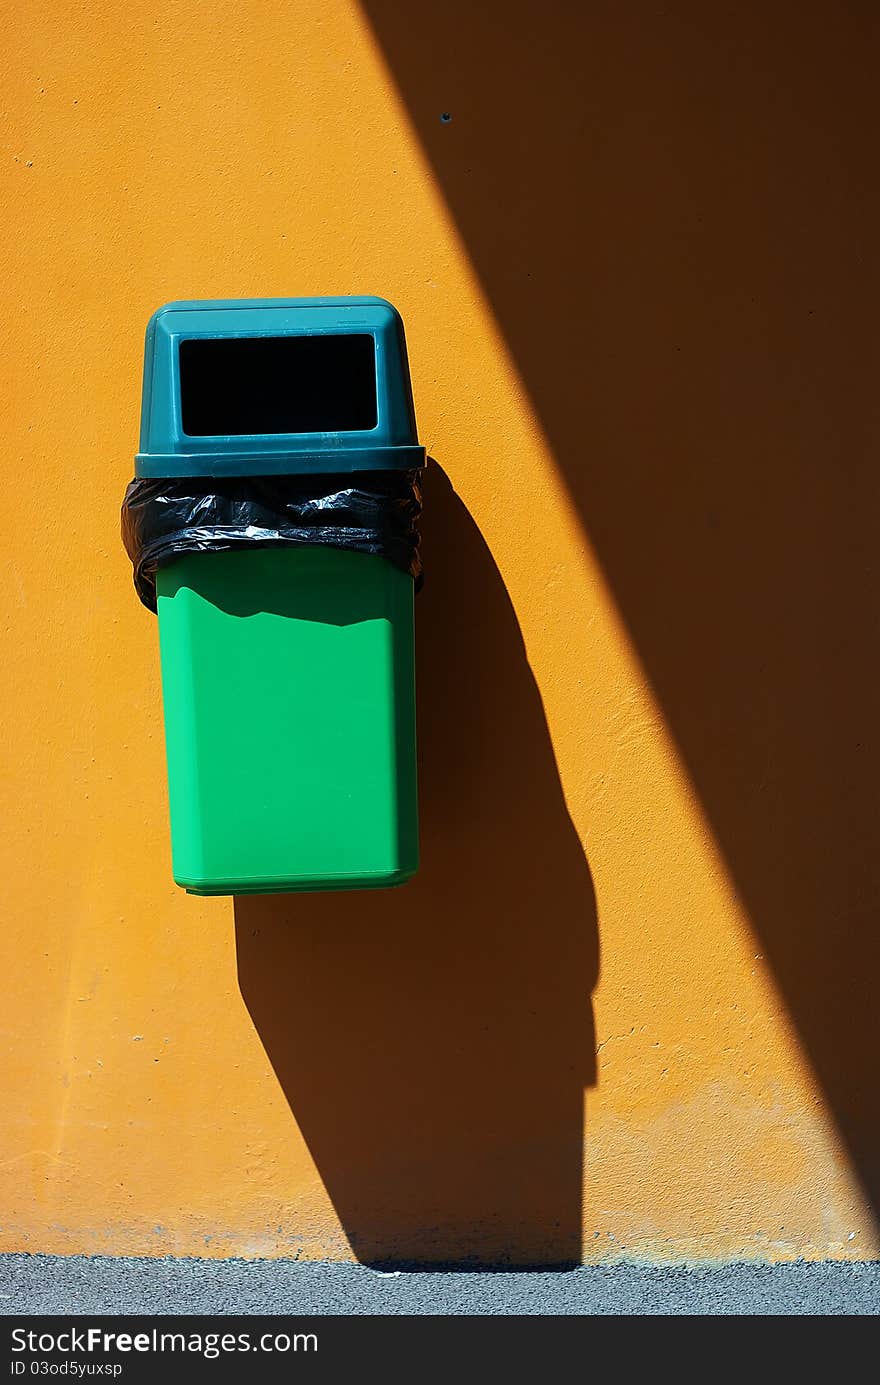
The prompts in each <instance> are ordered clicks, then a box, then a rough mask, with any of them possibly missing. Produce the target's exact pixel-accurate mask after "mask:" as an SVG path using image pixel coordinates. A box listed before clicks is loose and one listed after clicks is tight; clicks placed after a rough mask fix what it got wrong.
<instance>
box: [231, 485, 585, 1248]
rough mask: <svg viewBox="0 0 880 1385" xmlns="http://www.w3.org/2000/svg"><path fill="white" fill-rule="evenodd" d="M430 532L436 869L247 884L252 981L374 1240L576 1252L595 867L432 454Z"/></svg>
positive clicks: (505, 616) (471, 540)
mask: <svg viewBox="0 0 880 1385" xmlns="http://www.w3.org/2000/svg"><path fill="white" fill-rule="evenodd" d="M423 533H424V552H425V564H426V573H427V577H426V582H425V588H424V591H423V592H422V593H421V595H420V596H419V598H418V603H417V605H418V612H417V615H418V620H417V627H418V628H417V686H418V718H419V774H420V781H421V790H420V813H421V843H422V864H421V869H420V871H419V873H418V875H417V876H416V877H415V879H414V880H413V881H411V882H410V883H409V884H408V885H407V886H406V887H405V888H404V889H398V890H380V891H363V892H354V893H343V894H324V895H300V896H297V895H286V896H285V895H278V896H267V897H256V898H238V899H236V901H235V931H236V947H237V954H238V971H239V984H240V987H241V992H242V995H243V997H244V1000H245V1003H246V1005H247V1007H248V1010H249V1012H250V1014H251V1016H252V1018H253V1022H254V1025H255V1026H256V1029H257V1032H258V1033H259V1035H260V1038H261V1040H262V1042H263V1044H264V1046H265V1048H266V1052H267V1053H268V1055H269V1058H270V1060H271V1062H272V1065H273V1067H274V1069H275V1072H276V1074H277V1076H278V1079H279V1081H280V1083H281V1086H282V1088H283V1090H284V1092H285V1094H286V1097H287V1100H288V1102H289V1104H290V1107H291V1111H292V1112H293V1115H294V1116H295V1118H296V1121H297V1123H298V1125H299V1128H300V1130H301V1132H302V1135H303V1137H304V1139H305V1140H306V1142H307V1144H308V1147H309V1150H310V1152H311V1155H312V1157H313V1159H314V1161H315V1164H316V1166H317V1168H318V1171H319V1173H320V1175H321V1178H322V1179H323V1181H324V1184H325V1187H326V1189H327V1191H328V1193H329V1195H330V1197H331V1199H332V1201H333V1204H334V1207H335V1209H336V1212H337V1214H338V1216H339V1219H340V1222H341V1223H342V1226H343V1228H344V1230H345V1232H346V1234H347V1236H348V1239H349V1242H350V1244H351V1247H352V1250H353V1251H354V1253H355V1254H356V1256H357V1257H358V1258H359V1259H360V1260H362V1261H365V1262H368V1263H374V1264H375V1263H388V1262H394V1263H402V1262H403V1263H407V1262H409V1263H417V1262H422V1263H424V1262H443V1263H450V1264H484V1265H486V1264H489V1265H503V1264H509V1263H517V1264H543V1265H546V1264H555V1265H562V1264H573V1263H577V1262H578V1261H579V1260H580V1257H581V1222H582V1202H583V1198H582V1161H583V1134H584V1130H583V1113H584V1088H585V1087H586V1086H587V1085H589V1084H590V1083H591V1082H593V1081H594V1079H595V1037H594V1027H593V1019H592V1008H591V1001H590V993H591V991H592V988H593V985H594V984H595V980H596V972H597V968H598V940H597V924H596V909H595V900H594V896H593V888H592V882H591V878H590V872H589V868H588V866H587V863H586V860H585V859H584V853H583V848H582V846H581V844H580V842H579V840H578V838H577V836H576V834H575V830H574V827H573V826H572V823H571V820H570V818H569V815H568V811H567V809H566V806H565V802H564V799H563V795H562V789H561V786H560V783H559V777H558V774H557V770H556V763H555V760H554V756H553V750H552V746H551V744H550V737H549V733H548V730H547V725H546V721H545V718H544V712H543V708H542V705H541V701H540V697H539V694H538V690H537V687H536V685H535V681H534V678H533V676H532V673H531V670H530V669H529V666H528V663H527V662H526V657H525V650H524V647H523V642H522V636H521V634H520V631H519V626H518V624H517V621H516V617H515V615H514V611H513V608H512V606H511V603H510V599H509V597H508V595H507V592H506V590H505V588H504V584H503V582H502V579H501V576H500V574H499V572H498V570H497V568H496V566H495V564H494V562H493V560H492V557H491V555H490V553H489V550H488V549H487V547H486V545H485V543H484V541H483V539H482V538H481V536H480V534H479V532H478V530H477V528H476V526H475V525H474V522H473V520H472V519H471V517H470V515H469V514H468V512H467V510H466V509H465V507H464V505H463V504H462V502H461V501H460V500H459V498H458V497H457V496H456V495H455V493H454V491H453V490H452V487H451V485H450V484H449V481H448V480H447V478H446V477H445V476H444V474H443V472H442V471H441V470H440V468H439V467H438V466H437V464H436V463H433V462H432V463H431V464H430V466H429V469H428V475H427V478H426V482H425V517H424V524H423Z"/></svg>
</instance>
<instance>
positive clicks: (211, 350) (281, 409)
mask: <svg viewBox="0 0 880 1385" xmlns="http://www.w3.org/2000/svg"><path fill="white" fill-rule="evenodd" d="M180 403H181V411H182V418H183V431H184V432H185V433H188V434H189V435H190V436H191V437H215V436H218V435H223V434H229V435H233V436H234V435H236V434H238V435H241V434H246V433H258V434H266V433H347V432H363V431H365V430H367V429H370V428H375V426H376V423H377V421H378V419H377V413H376V353H375V347H374V342H373V337H372V336H371V335H369V334H368V333H364V332H358V333H354V334H350V335H329V336H314V337H308V336H299V337H227V338H208V339H205V338H191V339H189V340H184V341H181V343H180Z"/></svg>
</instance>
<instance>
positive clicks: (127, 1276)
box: [0, 1255, 880, 1316]
mask: <svg viewBox="0 0 880 1385" xmlns="http://www.w3.org/2000/svg"><path fill="white" fill-rule="evenodd" d="M878 1311H880V1262H878V1261H871V1262H868V1263H855V1264H842V1263H832V1262H830V1261H824V1262H821V1263H818V1264H810V1263H807V1262H805V1261H798V1262H796V1263H794V1264H786V1265H755V1264H724V1265H711V1266H710V1265H694V1266H661V1265H650V1266H648V1265H636V1264H631V1263H618V1264H612V1265H601V1266H591V1267H587V1268H583V1269H574V1270H560V1271H549V1270H537V1271H523V1270H494V1271H463V1270H416V1271H395V1272H391V1273H388V1272H380V1271H377V1270H373V1269H368V1268H366V1267H364V1266H361V1265H351V1264H327V1263H318V1264H315V1263H314V1262H302V1261H295V1260H196V1259H172V1258H165V1259H134V1258H128V1257H115V1256H94V1257H92V1256H86V1255H72V1256H53V1255H0V1313H3V1314H19V1313H20V1314H35V1313H58V1314H75V1315H88V1314H95V1313H144V1314H149V1315H154V1314H161V1313H170V1314H178V1313H188V1314H189V1313H207V1314H213V1313H261V1314H266V1313H279V1314H330V1313H344V1314H352V1313H353V1314H420V1313H427V1314H441V1313H455V1314H468V1315H472V1316H475V1315H486V1314H564V1315H571V1314H601V1315H609V1314H652V1315H655V1314H664V1315H665V1314H735V1315H744V1314H750V1315H751V1314H774V1315H780V1314H782V1315H792V1314H810V1315H814V1314H858V1315H860V1316H861V1315H866V1314H867V1315H875V1314H877V1313H878Z"/></svg>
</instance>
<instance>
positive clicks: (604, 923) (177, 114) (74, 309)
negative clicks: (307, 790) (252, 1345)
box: [0, 0, 880, 1261]
mask: <svg viewBox="0 0 880 1385" xmlns="http://www.w3.org/2000/svg"><path fill="white" fill-rule="evenodd" d="M871 8H872V7H871V6H861V5H859V4H848V5H846V6H840V5H835V4H830V3H829V4H822V3H820V4H817V5H812V6H806V7H804V6H800V5H795V4H793V3H792V4H788V3H782V4H780V5H778V6H773V7H769V11H768V13H765V12H764V7H759V6H756V7H752V6H746V7H745V12H740V10H739V9H738V8H737V7H726V6H722V7H719V8H715V7H708V12H707V7H705V6H703V5H697V4H677V5H676V4H674V5H672V6H671V7H663V10H662V12H661V11H660V10H657V9H656V8H655V7H654V6H652V5H648V4H644V5H640V4H637V5H635V6H623V7H621V6H616V5H611V4H607V5H606V4H587V5H575V4H574V3H571V4H567V3H562V2H561V0H556V3H551V4H549V5H542V6H539V7H532V6H526V5H521V4H519V3H514V2H513V0H511V3H507V4H505V5H504V6H503V7H502V6H496V5H494V4H487V5H485V6H482V7H473V6H470V5H465V4H464V3H459V0H453V3H451V4H449V5H447V6H444V7H435V6H430V7H428V6H426V7H424V9H421V8H420V7H418V6H416V7H402V6H399V5H397V6H396V8H395V7H394V6H392V5H390V4H385V3H380V0H365V4H364V6H363V8H359V7H358V6H357V5H356V4H355V3H353V2H352V0H296V3H293V4H290V3H280V0H259V2H258V0H245V3H242V0H236V3H232V0H208V3H205V4H201V5H198V4H196V5H193V4H186V5H184V4H180V3H178V2H177V0H172V3H170V4H167V5H163V6H159V7H157V6H155V5H154V4H148V3H145V0H126V2H125V3H122V0H103V3H98V2H96V3H92V4H89V5H85V6H83V5H81V4H72V3H70V4H68V3H61V0H49V3H48V4H47V5H45V6H43V7H39V8H32V9H31V10H30V11H29V13H28V15H27V18H26V22H24V21H23V20H22V16H21V11H20V8H19V7H18V6H14V5H10V4H4V10H3V16H4V17H3V34H4V43H3V44H2V48H3V51H4V53H5V54H6V70H5V72H4V74H3V88H4V93H5V107H6V113H5V115H4V119H3V125H4V134H3V140H4V147H5V153H6V159H7V163H6V169H7V173H6V180H5V188H4V198H3V215H4V217H5V219H6V222H7V228H6V230H7V234H6V236H5V237H4V238H3V239H4V245H5V249H4V251H3V265H2V276H0V294H2V316H3V322H4V324H5V331H4V337H5V342H6V367H5V376H4V385H3V390H2V410H3V424H2V428H3V434H2V451H0V455H2V458H3V463H2V465H3V468H4V471H3V480H4V485H5V500H4V504H3V506H2V521H0V522H2V527H3V538H2V547H0V561H2V592H3V606H2V609H3V632H4V633H3V638H4V650H3V656H2V660H0V678H2V707H3V719H2V730H0V735H2V754H3V779H2V783H3V787H2V793H3V813H4V816H3V823H4V830H3V833H2V881H3V889H2V899H3V938H4V960H3V973H4V981H5V990H6V994H5V999H4V1002H3V1006H2V1011H0V1032H2V1039H0V1052H2V1063H3V1078H2V1089H3V1093H4V1102H3V1112H4V1114H3V1119H2V1122H0V1246H2V1248H4V1249H9V1250H34V1251H47V1252H75V1251H88V1252H100V1251H104V1252H113V1253H121V1252H127V1253H138V1254H148V1255H162V1254H167V1253H178V1254H206V1255H217V1256H220V1255H232V1254H236V1255H270V1256H272V1255H289V1254H298V1255H302V1256H306V1257H317V1256H325V1255H329V1256H333V1257H348V1256H351V1255H355V1256H359V1257H361V1258H365V1259H382V1258H385V1257H393V1256H404V1257H417V1256H434V1257H439V1258H443V1259H465V1258H468V1257H479V1258H482V1259H492V1260H498V1259H507V1258H510V1259H515V1260H520V1261H548V1260H553V1261H562V1260H570V1259H578V1258H579V1257H580V1256H581V1253H582V1248H583V1254H584V1256H585V1257H586V1258H587V1259H591V1260H592V1259H600V1258H603V1257H607V1256H609V1255H612V1256H614V1255H620V1254H625V1255H637V1256H647V1257H652V1258H657V1257H677V1258H681V1257H692V1256H699V1257H714V1256H728V1257H746V1258H750V1257H759V1258H763V1257H769V1258H770V1259H786V1258H792V1257H796V1256H807V1257H824V1256H832V1257H840V1258H864V1257H867V1256H870V1255H872V1254H876V1253H877V1251H878V1239H877V1234H876V1226H875V1222H874V1219H873V1215H872V1202H873V1200H874V1195H875V1194H876V1193H877V1192H878V1169H880V1162H878V1156H877V1148H878V1137H880V1108H878V1093H877V1084H876V1056H875V1055H876V1033H875V1025H874V1022H873V1018H872V1017H873V1013H874V1009H875V1007H874V1004H873V992H874V988H875V978H876V974H877V965H876V964H877V961H878V957H877V943H876V899H877V865H876V858H877V853H876V850H875V849H874V848H873V841H874V823H875V821H876V810H877V794H876V789H875V786H876V783H877V773H876V771H877V769H878V766H877V758H878V755H877V743H876V742H877V738H876V732H875V725H876V713H875V702H876V697H875V691H874V689H875V686H876V683H875V680H874V677H873V675H874V673H875V667H874V666H875V664H876V645H875V644H873V645H872V641H873V640H874V638H875V633H876V611H877V609H878V605H877V595H878V594H877V592H876V585H877V579H876V576H875V575H874V574H875V570H876V566H877V565H876V559H875V548H876V526H874V525H873V518H872V516H873V515H875V514H876V499H877V495H876V480H875V479H874V478H875V477H876V460H875V458H871V456H870V454H869V452H868V448H867V443H868V432H869V427H868V414H867V411H866V408H865V402H864V400H865V397H866V391H867V387H868V382H869V374H868V370H867V366H866V361H867V346H868V340H869V338H868V330H869V314H868V312H867V308H866V289H867V283H866V278H865V276H866V269H865V265H866V263H867V260H868V258H869V257H870V255H871V253H872V251H871V243H870V242H869V240H868V239H867V224H868V223H867V215H868V212H869V210H871V209H870V208H869V207H868V197H869V193H868V190H867V187H866V180H867V177H868V172H867V170H869V169H870V167H871V163H872V153H871V146H872V139H871V137H870V132H871V121H870V119H869V118H868V111H869V109H870V107H869V103H868V100H867V92H868V87H867V84H866V78H867V72H868V67H867V64H866V60H865V54H866V53H867V41H868V37H869V35H868V32H867V29H868V18H869V16H870V11H871ZM474 10H478V11H479V12H478V13H474ZM397 11H399V12H400V13H399V14H398V13H397ZM405 11H406V12H407V13H408V14H409V18H408V20H407V23H406V24H404V23H403V18H404V17H405V14H404V12H405ZM410 11H411V12H410ZM771 11H772V13H771ZM432 26H433V27H432ZM444 110H448V111H449V112H450V113H451V114H452V117H453V119H452V121H451V122H449V123H448V124H447V125H441V123H440V120H439V116H440V112H441V111H444ZM444 141H446V142H445V143H444ZM330 293H378V294H382V295H384V296H386V297H388V298H390V299H391V300H392V301H393V302H394V303H396V304H397V306H398V307H399V308H400V310H401V312H402V314H403V317H404V320H405V322H406V325H407V330H408V338H409V348H410V357H411V365H412V371H413V383H414V390H415V396H416V405H417V411H418V416H419V425H420V433H421V436H422V438H423V440H424V441H425V443H426V444H427V445H428V447H429V449H430V451H431V454H432V456H433V457H435V458H436V459H437V463H438V464H439V465H438V466H437V467H436V468H435V469H434V474H433V475H432V476H431V477H430V479H429V482H428V485H427V497H426V499H427V514H426V521H425V559H426V565H427V573H428V576H427V584H426V588H425V591H424V593H423V595H422V596H421V597H420V598H419V606H418V639H419V679H420V694H419V696H420V702H419V717H420V739H421V755H422V762H421V775H422V814H423V859H424V866H423V870H422V872H421V873H420V876H419V877H418V879H417V881H415V882H414V883H413V884H412V885H410V886H407V887H406V888H405V889H403V890H400V891H396V892H389V893H377V894H371V895H361V894H351V895H345V896H337V897H331V896H323V897H318V896H316V897H289V898H283V897H281V898H277V899H258V900H251V901H245V902H242V903H239V904H236V905H233V902H232V900H198V899H195V898H189V897H187V896H186V895H184V894H183V893H182V892H181V891H179V890H177V889H175V888H174V886H173V885H172V883H171V878H170V860H169V845H168V831H167V821H166V814H167V807H166V793H165V770H164V762H163V742H162V722H161V704H160V688H159V679H158V656H157V640H156V626H155V621H154V620H153V619H152V618H151V617H150V616H149V615H148V614H147V613H146V612H145V611H144V610H143V609H142V608H141V607H140V606H139V604H138V603H137V601H136V599H135V596H134V593H133V590H132V587H131V578H130V572H129V569H128V565H127V560H126V558H125V556H124V553H123V551H122V547H121V543H120V540H119V535H118V509H119V503H120V500H121V496H122V492H123V489H124V486H125V483H126V481H127V480H128V478H129V475H130V474H131V470H132V462H131V457H132V454H133V452H134V449H135V445H136V435H137V422H138V411H139V394H140V368H141V352H142V338H143V328H144V325H145V323H146V320H147V317H148V316H149V314H150V312H151V311H152V310H153V309H154V308H155V307H156V306H157V305H158V304H160V303H162V302H163V301H165V300H167V299H170V298H198V297H235V296H248V295H254V296H274V295H279V296H283V295H308V294H330ZM447 478H448V479H447ZM872 507H873V508H872ZM872 526H873V527H872Z"/></svg>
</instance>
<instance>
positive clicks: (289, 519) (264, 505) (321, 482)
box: [122, 470, 422, 611]
mask: <svg viewBox="0 0 880 1385" xmlns="http://www.w3.org/2000/svg"><path fill="white" fill-rule="evenodd" d="M421 510H422V496H421V471H420V470H415V471H361V472H346V473H345V474H336V473H334V474H332V475H323V476H303V475H301V476H243V477H216V476H197V477H162V478H156V479H142V480H134V481H131V482H130V483H129V485H128V488H127V490H126V492H125V499H124V500H123V502H122V541H123V543H124V544H125V551H126V553H127V554H128V556H129V558H130V559H131V561H132V566H133V568H134V585H135V589H136V590H137V594H138V596H139V597H140V599H141V601H142V602H143V603H144V605H145V606H146V607H148V609H149V610H151V611H155V609H156V569H157V568H159V567H162V566H163V565H164V564H166V563H170V562H171V561H172V560H173V559H174V558H177V557H180V556H181V555H182V554H184V553H215V552H224V551H229V550H230V549H233V548H249V547H251V546H253V545H259V546H262V547H266V548H284V547H287V546H288V545H299V544H328V545H329V546H330V547H333V548H347V549H352V550H354V551H355V552H358V553H377V554H379V555H381V556H382V557H383V558H387V559H388V560H389V562H392V563H394V565H395V567H399V568H402V569H403V571H404V572H408V573H409V574H410V575H411V576H412V577H414V578H415V579H416V586H417V587H418V586H419V585H420V584H421V575H422V567H421V559H420V556H419V529H418V521H419V515H420V514H421Z"/></svg>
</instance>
